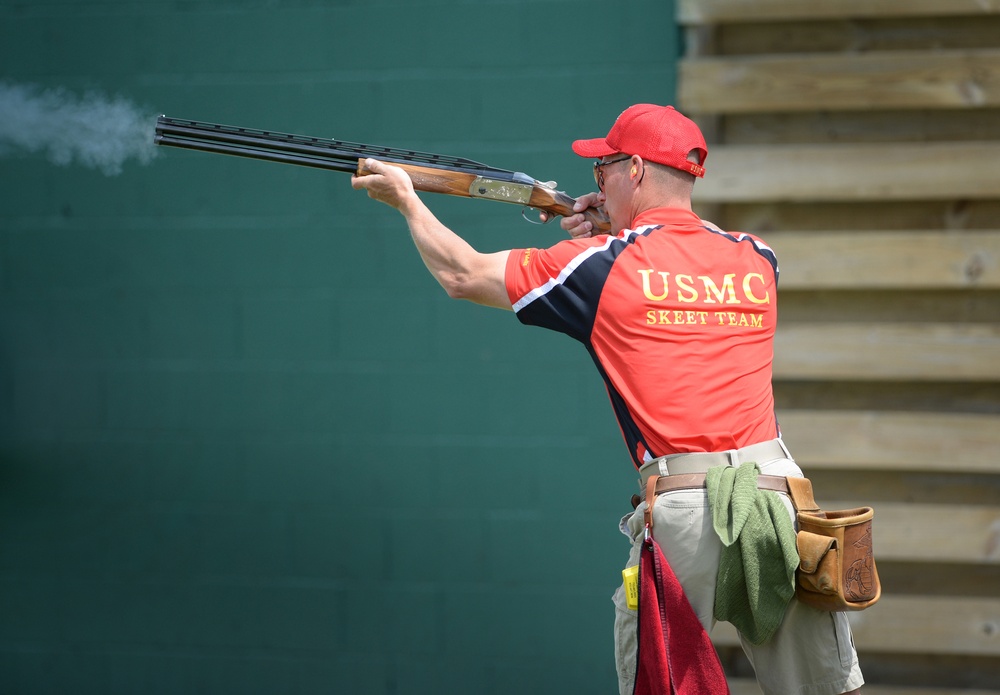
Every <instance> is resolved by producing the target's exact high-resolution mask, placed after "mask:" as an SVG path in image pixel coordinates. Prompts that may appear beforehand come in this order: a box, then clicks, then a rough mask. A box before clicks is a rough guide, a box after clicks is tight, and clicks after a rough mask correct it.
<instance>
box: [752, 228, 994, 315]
mask: <svg viewBox="0 0 1000 695" xmlns="http://www.w3.org/2000/svg"><path fill="white" fill-rule="evenodd" d="M765 240H766V241H767V243H768V245H769V246H771V248H773V249H774V250H775V252H776V253H777V254H778V261H779V264H780V268H781V276H780V277H781V288H782V289H783V290H788V289H795V290H821V289H878V288H884V289H964V288H998V287H1000V230H992V231H981V232H979V231H976V232H969V231H955V232H952V231H938V230H912V231H896V232H876V231H855V232H843V233H840V232H831V233H826V234H824V233H822V232H791V231H789V232H769V233H768V234H767V235H766V237H765ZM831 259H836V262H831ZM998 315H1000V310H998Z"/></svg>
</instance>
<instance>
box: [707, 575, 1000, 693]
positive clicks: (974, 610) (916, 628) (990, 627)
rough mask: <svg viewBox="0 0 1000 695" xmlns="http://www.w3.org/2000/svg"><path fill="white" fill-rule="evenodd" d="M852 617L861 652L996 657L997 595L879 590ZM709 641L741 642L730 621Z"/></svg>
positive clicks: (999, 642)
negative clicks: (876, 597)
mask: <svg viewBox="0 0 1000 695" xmlns="http://www.w3.org/2000/svg"><path fill="white" fill-rule="evenodd" d="M850 618H851V629H852V631H853V633H854V641H855V644H856V645H857V648H858V650H859V651H865V650H871V651H875V652H889V653H896V654H912V653H918V654H924V653H926V654H965V655H978V656H1000V599H997V598H959V597H941V596H893V595H886V594H883V596H882V598H881V599H880V600H879V602H878V603H877V604H875V605H874V606H872V607H871V608H869V609H867V610H864V611H861V612H858V613H851V614H850ZM712 641H713V642H715V644H717V645H719V646H725V647H731V646H738V645H739V639H738V636H737V634H736V630H735V629H734V628H733V627H732V626H731V625H730V624H729V623H719V624H718V625H716V626H715V629H714V630H712ZM866 692H867V691H866Z"/></svg>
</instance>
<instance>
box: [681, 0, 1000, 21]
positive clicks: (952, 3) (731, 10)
mask: <svg viewBox="0 0 1000 695" xmlns="http://www.w3.org/2000/svg"><path fill="white" fill-rule="evenodd" d="M996 13H1000V0H905V2H900V0H823V2H803V0H678V2H677V21H678V22H680V23H681V24H707V23H713V22H756V21H765V20H773V19H786V20H787V19H840V18H845V17H915V16H937V15H967V14H971V15H977V14H996Z"/></svg>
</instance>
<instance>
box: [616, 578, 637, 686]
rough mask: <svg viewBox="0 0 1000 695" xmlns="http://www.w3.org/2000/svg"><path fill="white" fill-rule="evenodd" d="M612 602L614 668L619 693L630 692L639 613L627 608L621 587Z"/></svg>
mask: <svg viewBox="0 0 1000 695" xmlns="http://www.w3.org/2000/svg"><path fill="white" fill-rule="evenodd" d="M612 600H613V601H614V604H615V668H616V670H617V671H618V684H619V688H620V689H621V692H631V689H630V685H631V684H634V683H635V670H636V665H637V663H636V660H637V659H638V656H639V642H638V633H637V628H638V624H639V612H638V611H634V610H630V609H629V608H628V606H627V605H626V602H625V589H624V588H623V587H621V586H619V587H618V589H617V590H616V591H615V594H614V596H613V597H612Z"/></svg>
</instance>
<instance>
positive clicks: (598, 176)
mask: <svg viewBox="0 0 1000 695" xmlns="http://www.w3.org/2000/svg"><path fill="white" fill-rule="evenodd" d="M630 159H632V156H631V155H626V156H625V157H620V158H618V159H612V160H611V161H610V162H594V181H596V182H597V188H598V189H599V190H601V191H604V170H603V169H602V168H601V167H606V166H608V165H609V164H617V163H618V162H627V161H628V160H630Z"/></svg>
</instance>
